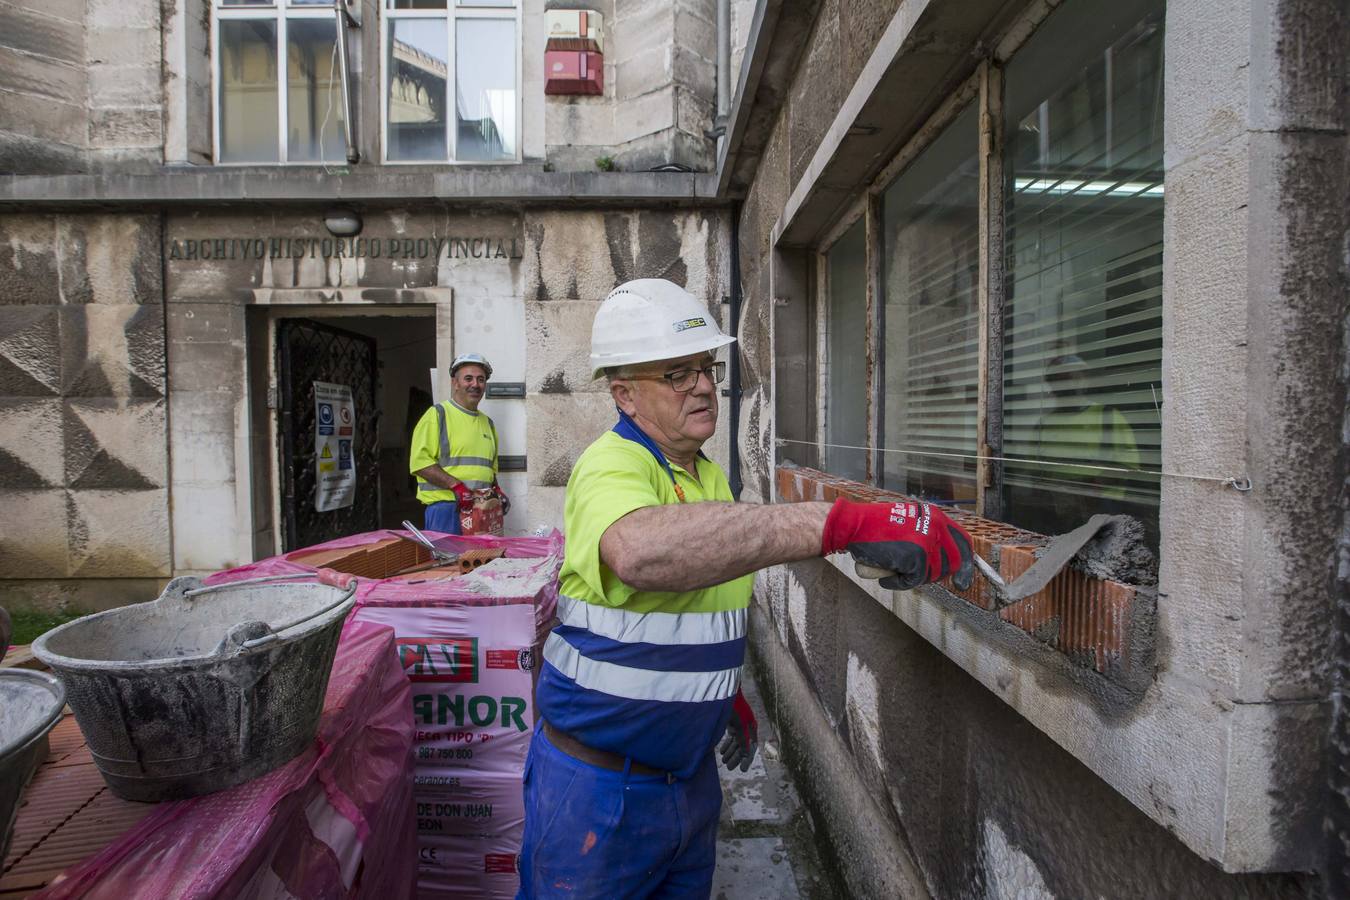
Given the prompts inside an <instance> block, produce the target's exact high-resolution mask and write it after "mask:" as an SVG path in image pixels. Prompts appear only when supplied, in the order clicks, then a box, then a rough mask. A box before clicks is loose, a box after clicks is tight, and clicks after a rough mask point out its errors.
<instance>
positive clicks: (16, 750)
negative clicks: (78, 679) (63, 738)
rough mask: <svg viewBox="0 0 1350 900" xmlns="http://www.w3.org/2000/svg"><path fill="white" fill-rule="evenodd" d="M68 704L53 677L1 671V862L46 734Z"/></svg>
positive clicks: (14, 670)
mask: <svg viewBox="0 0 1350 900" xmlns="http://www.w3.org/2000/svg"><path fill="white" fill-rule="evenodd" d="M65 705H66V691H65V688H63V687H62V686H61V682H60V681H58V680H57V679H55V678H53V677H52V676H51V675H48V674H47V673H45V672H34V671H31V670H29V669H0V863H3V862H4V860H5V856H6V854H7V853H9V837H10V831H11V830H12V829H13V828H14V817H15V816H16V815H17V814H18V811H19V798H20V797H22V796H23V789H24V786H25V785H27V784H28V779H30V778H32V777H33V772H34V770H35V769H37V767H38V763H40V762H41V761H42V758H43V757H44V756H45V755H46V751H47V732H49V731H51V730H52V728H53V726H55V725H56V723H57V722H58V721H60V719H61V709H62V707H64V706H65Z"/></svg>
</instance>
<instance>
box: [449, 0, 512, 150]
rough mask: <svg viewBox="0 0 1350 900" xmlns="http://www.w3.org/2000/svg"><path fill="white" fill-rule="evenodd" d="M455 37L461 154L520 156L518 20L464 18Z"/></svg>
mask: <svg viewBox="0 0 1350 900" xmlns="http://www.w3.org/2000/svg"><path fill="white" fill-rule="evenodd" d="M456 27H457V28H458V39H457V41H456V43H455V74H456V76H457V79H456V82H457V83H456V85H455V93H456V94H457V97H456V102H455V107H456V127H457V129H458V130H457V132H456V135H455V137H456V141H457V143H456V144H455V157H456V158H457V159H469V160H484V159H515V157H516V23H515V22H514V21H513V20H511V19H460V20H459V22H458V24H457V26H456Z"/></svg>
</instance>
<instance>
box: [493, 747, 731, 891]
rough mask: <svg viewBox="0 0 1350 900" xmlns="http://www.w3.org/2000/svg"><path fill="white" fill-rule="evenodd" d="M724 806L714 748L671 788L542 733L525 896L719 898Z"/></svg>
mask: <svg viewBox="0 0 1350 900" xmlns="http://www.w3.org/2000/svg"><path fill="white" fill-rule="evenodd" d="M721 810H722V788H721V785H720V784H719V783H718V780H717V766H716V763H715V757H714V756H713V754H712V753H711V752H709V753H708V756H707V758H706V759H705V760H704V761H703V764H702V765H701V766H699V768H698V771H697V772H695V773H694V776H693V777H692V778H690V779H688V780H687V781H678V780H677V781H674V782H670V781H668V780H667V779H666V777H665V776H662V775H634V774H632V773H627V772H612V771H610V770H608V769H601V768H598V767H596V766H592V765H590V764H588V763H584V762H582V761H581V760H578V759H575V758H573V757H571V756H569V755H568V754H566V753H564V752H562V751H561V750H559V749H558V748H557V747H555V746H553V744H551V743H550V742H549V740H548V738H547V737H546V736H545V735H544V733H543V731H542V730H541V729H540V728H537V727H536V728H535V732H534V740H533V741H532V742H531V743H530V752H529V755H528V756H527V757H526V759H525V841H524V845H523V846H522V847H521V850H520V893H518V894H517V895H516V900H535V898H547V897H572V898H578V900H582V898H605V900H609V898H614V900H620V898H647V897H652V898H661V900H674V898H690V900H692V898H700V900H705V898H707V897H708V896H709V895H710V894H711V893H712V879H713V868H714V866H715V865H716V862H717V817H718V815H719V814H720V813H721Z"/></svg>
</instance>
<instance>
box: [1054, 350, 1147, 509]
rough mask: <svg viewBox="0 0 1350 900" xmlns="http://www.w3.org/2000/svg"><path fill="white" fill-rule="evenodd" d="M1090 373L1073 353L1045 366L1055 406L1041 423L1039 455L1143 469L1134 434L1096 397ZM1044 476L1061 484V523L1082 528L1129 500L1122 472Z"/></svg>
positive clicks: (1069, 471)
mask: <svg viewBox="0 0 1350 900" xmlns="http://www.w3.org/2000/svg"><path fill="white" fill-rule="evenodd" d="M1090 374H1091V369H1090V367H1089V366H1088V364H1087V363H1086V362H1084V361H1083V358H1082V357H1080V356H1078V355H1077V354H1074V353H1069V354H1064V355H1062V356H1056V357H1054V358H1053V359H1051V360H1050V362H1049V363H1048V364H1047V365H1046V369H1045V383H1046V386H1047V387H1048V389H1049V393H1050V406H1049V408H1048V409H1047V411H1046V412H1045V414H1044V415H1042V416H1041V419H1040V421H1039V422H1037V423H1036V436H1035V443H1036V452H1035V455H1036V456H1037V457H1039V458H1040V459H1042V460H1046V461H1047V462H1054V461H1060V460H1062V461H1064V462H1066V463H1068V462H1073V463H1081V464H1083V465H1085V466H1115V467H1120V468H1125V469H1138V468H1140V464H1139V447H1138V444H1137V443H1136V442H1135V438H1134V430H1133V429H1132V428H1131V427H1130V423H1129V422H1128V421H1127V420H1126V418H1125V416H1124V414H1123V413H1121V411H1120V410H1119V409H1117V408H1115V407H1114V406H1110V405H1108V404H1106V403H1103V402H1102V401H1101V400H1100V399H1099V398H1094V397H1093V396H1092V394H1091V393H1090V391H1089V389H1088V377H1089V375H1090ZM1042 471H1043V472H1044V474H1045V475H1046V476H1048V477H1050V478H1053V479H1054V480H1055V481H1056V482H1058V483H1059V485H1061V487H1060V489H1059V490H1056V491H1055V492H1054V494H1055V500H1054V505H1055V511H1056V513H1057V516H1058V517H1060V521H1061V522H1068V521H1070V520H1072V521H1073V522H1075V523H1077V522H1078V521H1083V520H1086V518H1087V517H1088V516H1090V515H1092V514H1093V513H1098V512H1104V511H1110V510H1111V508H1114V507H1116V506H1118V505H1119V504H1122V503H1123V502H1124V501H1125V496H1126V495H1125V486H1124V483H1123V482H1122V481H1121V478H1120V476H1121V474H1122V473H1119V472H1103V471H1099V470H1096V469H1091V468H1081V467H1078V466H1069V465H1065V466H1058V465H1050V466H1045V467H1044V468H1043V470H1042Z"/></svg>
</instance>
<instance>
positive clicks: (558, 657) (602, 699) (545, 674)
mask: <svg viewBox="0 0 1350 900" xmlns="http://www.w3.org/2000/svg"><path fill="white" fill-rule="evenodd" d="M614 431H615V433H616V434H617V435H618V436H619V437H621V438H624V439H626V440H629V441H632V442H634V443H636V444H639V445H640V446H642V447H643V448H644V449H646V450H647V451H648V452H649V453H650V454H651V455H652V457H653V458H654V459H655V460H656V461H657V463H658V465H660V467H661V468H662V470H663V471H664V472H665V474H666V475H668V476H669V477H670V480H671V482H672V483H673V484H674V485H675V495H676V497H677V502H680V503H684V502H686V499H685V494H684V491H683V490H682V489H681V486H680V485H679V483H678V482H676V480H675V473H674V471H673V470H672V468H671V467H670V464H669V463H668V462H667V461H666V458H665V456H664V454H662V453H661V450H660V448H659V447H657V446H656V444H655V443H654V442H653V441H652V440H651V438H649V437H648V436H647V435H646V434H645V433H643V432H642V430H641V429H640V428H638V427H637V423H635V422H634V421H633V420H632V419H631V418H629V417H628V416H626V415H623V414H622V413H620V416H619V423H618V425H616V426H615V427H614ZM675 608H676V609H679V608H681V607H679V606H677V607H675ZM683 608H685V609H687V608H688V607H683ZM557 614H558V618H559V624H558V625H557V626H556V627H555V628H554V629H553V631H552V633H551V634H550V635H549V637H548V640H547V641H546V642H545V644H544V665H543V667H542V670H541V672H540V677H539V685H538V689H537V691H536V697H537V709H538V710H539V713H540V715H541V716H542V717H543V718H545V719H546V720H547V721H549V722H551V723H552V724H553V725H554V727H556V728H558V729H560V730H562V731H565V732H567V733H569V734H571V735H572V736H573V737H575V738H577V739H578V740H580V741H582V742H583V743H586V744H589V745H590V746H592V747H597V748H599V749H602V750H609V751H611V752H614V753H618V754H620V755H622V756H627V757H630V758H631V759H634V760H636V761H638V762H641V763H644V764H646V765H648V766H652V767H654V768H658V769H665V770H667V771H670V772H674V773H675V774H677V775H678V776H680V777H682V778H687V777H690V776H691V775H692V774H693V773H694V771H695V770H696V769H697V767H698V766H699V765H700V764H701V763H702V762H703V761H704V760H705V759H706V758H707V755H708V753H710V752H711V750H712V748H713V746H714V745H715V744H716V741H717V740H718V739H719V738H720V737H721V736H722V733H723V731H724V729H725V728H726V722H727V716H728V715H729V714H730V710H731V701H732V698H734V697H735V696H736V692H737V690H739V688H740V681H741V665H742V663H743V662H744V661H745V643H746V639H745V634H746V625H747V618H748V611H747V609H746V608H745V607H744V606H742V607H740V608H735V609H713V610H707V611H702V610H695V611H688V612H635V611H632V610H630V609H625V608H623V607H620V606H608V605H605V604H604V603H600V602H596V603H591V602H587V601H586V600H583V599H580V598H578V597H570V596H567V595H565V594H562V593H559V595H558V606H557Z"/></svg>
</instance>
